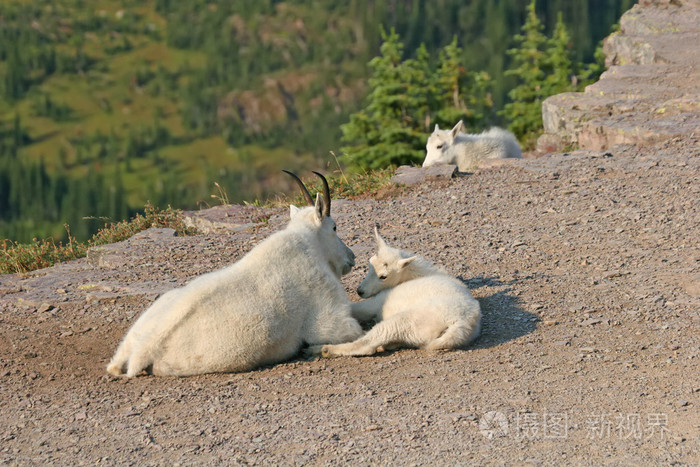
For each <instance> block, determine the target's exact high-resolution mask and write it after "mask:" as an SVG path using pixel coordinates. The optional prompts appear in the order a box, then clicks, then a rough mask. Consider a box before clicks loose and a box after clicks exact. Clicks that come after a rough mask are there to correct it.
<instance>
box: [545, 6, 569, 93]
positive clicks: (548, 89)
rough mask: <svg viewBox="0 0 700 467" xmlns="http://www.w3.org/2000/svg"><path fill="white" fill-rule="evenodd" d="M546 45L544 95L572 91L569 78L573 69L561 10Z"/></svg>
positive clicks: (567, 34)
mask: <svg viewBox="0 0 700 467" xmlns="http://www.w3.org/2000/svg"><path fill="white" fill-rule="evenodd" d="M547 45H548V46H547V51H546V56H547V60H546V65H547V68H548V69H547V77H546V78H545V88H544V95H545V96H552V95H554V94H560V93H562V92H567V91H573V90H574V85H573V83H572V81H571V79H572V77H573V76H574V69H573V60H572V59H571V52H572V51H571V42H570V39H569V32H568V31H567V30H566V25H565V24H564V20H563V19H562V14H561V12H559V15H558V16H557V24H556V26H555V27H554V32H553V33H552V37H551V38H550V39H549V40H548V41H547Z"/></svg>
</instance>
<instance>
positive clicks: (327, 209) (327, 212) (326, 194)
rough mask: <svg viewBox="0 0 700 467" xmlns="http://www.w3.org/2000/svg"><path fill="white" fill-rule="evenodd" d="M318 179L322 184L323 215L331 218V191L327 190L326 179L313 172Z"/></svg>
mask: <svg viewBox="0 0 700 467" xmlns="http://www.w3.org/2000/svg"><path fill="white" fill-rule="evenodd" d="M314 173H315V174H316V175H318V177H319V178H320V179H321V181H322V182H323V202H324V204H325V206H324V209H323V215H324V216H326V217H330V216H331V190H330V188H328V180H326V177H324V176H323V175H321V174H320V173H318V172H314Z"/></svg>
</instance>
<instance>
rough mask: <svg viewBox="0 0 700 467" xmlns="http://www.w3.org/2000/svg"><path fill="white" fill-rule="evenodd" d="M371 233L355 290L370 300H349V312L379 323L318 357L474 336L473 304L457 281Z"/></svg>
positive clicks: (461, 341)
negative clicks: (372, 243) (371, 250)
mask: <svg viewBox="0 0 700 467" xmlns="http://www.w3.org/2000/svg"><path fill="white" fill-rule="evenodd" d="M374 235H375V237H376V239H377V246H378V250H377V254H376V255H374V256H372V258H370V260H369V263H370V265H369V272H368V273H367V277H365V279H364V280H363V281H362V283H361V284H360V286H359V287H358V288H357V293H358V294H359V295H360V297H363V298H366V297H372V298H370V299H369V300H363V301H361V302H357V303H353V304H352V314H353V316H355V318H357V319H359V320H361V321H368V320H371V319H377V318H381V321H380V322H379V323H377V324H376V325H375V326H374V327H373V328H372V329H370V330H369V331H368V332H367V334H365V335H364V336H362V337H360V338H359V339H357V340H356V341H354V342H348V343H345V344H338V345H324V346H322V347H321V355H322V356H324V357H338V356H342V355H350V356H360V355H373V354H374V353H375V352H377V351H378V349H379V348H380V347H382V348H384V349H386V348H388V347H389V348H396V347H419V348H424V349H428V350H441V349H455V348H458V347H462V346H465V345H467V344H468V343H470V342H471V341H473V340H474V339H475V338H476V337H478V335H479V332H480V330H481V309H480V308H479V302H477V301H476V300H475V299H474V297H472V295H471V294H470V293H469V290H468V289H467V287H466V286H465V285H464V284H463V283H462V282H460V281H459V280H458V279H456V278H454V277H452V276H450V275H448V274H447V273H446V272H445V271H444V270H442V268H440V267H438V266H435V265H433V264H432V263H431V262H430V261H428V260H426V259H424V258H421V257H420V256H416V255H412V254H411V253H407V252H405V251H401V250H398V249H396V248H392V247H390V246H389V245H387V244H386V242H385V241H384V239H382V237H381V236H380V235H379V232H377V229H376V228H375V229H374ZM316 352H318V349H316Z"/></svg>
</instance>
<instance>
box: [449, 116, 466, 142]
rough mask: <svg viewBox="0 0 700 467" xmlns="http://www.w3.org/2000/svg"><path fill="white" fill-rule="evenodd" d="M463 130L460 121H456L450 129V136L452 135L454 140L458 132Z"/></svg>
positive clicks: (462, 124)
mask: <svg viewBox="0 0 700 467" xmlns="http://www.w3.org/2000/svg"><path fill="white" fill-rule="evenodd" d="M463 129H464V123H462V120H460V121H458V122H457V124H456V125H455V126H454V128H452V131H451V132H450V134H451V135H452V138H453V139H454V138H456V137H457V135H458V134H459V132H460V131H462V130H463Z"/></svg>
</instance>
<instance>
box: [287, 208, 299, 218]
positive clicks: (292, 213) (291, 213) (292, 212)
mask: <svg viewBox="0 0 700 467" xmlns="http://www.w3.org/2000/svg"><path fill="white" fill-rule="evenodd" d="M299 211H301V209H299V208H298V207H296V206H294V205H293V204H290V205H289V218H290V219H294V216H296V215H297V213H298V212H299Z"/></svg>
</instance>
